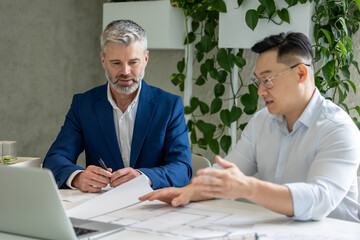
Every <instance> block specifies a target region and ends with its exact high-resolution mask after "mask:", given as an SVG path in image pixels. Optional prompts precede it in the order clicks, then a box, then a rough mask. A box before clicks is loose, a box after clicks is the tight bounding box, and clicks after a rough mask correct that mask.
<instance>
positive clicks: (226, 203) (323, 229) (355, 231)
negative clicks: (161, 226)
mask: <svg viewBox="0 0 360 240" xmlns="http://www.w3.org/2000/svg"><path fill="white" fill-rule="evenodd" d="M67 191H69V190H67ZM199 204H201V205H204V206H209V207H221V208H230V209H242V210H246V211H251V212H252V213H253V214H264V213H266V214H273V215H274V216H276V215H277V216H279V214H276V213H273V212H271V211H270V210H267V209H265V208H263V207H261V206H258V205H255V204H249V203H245V202H239V201H232V200H210V201H204V202H200V203H199ZM64 206H65V208H67V209H69V208H72V207H73V206H75V204H73V203H68V202H66V203H65V202H64ZM210 209H211V208H210ZM268 226H269V227H271V229H274V228H275V229H276V228H278V229H282V230H281V231H283V229H285V228H286V229H289V232H291V231H292V232H294V230H296V231H297V232H298V231H307V232H318V233H334V234H335V235H336V234H338V233H344V234H345V233H346V234H350V235H351V236H354V238H346V239H356V238H358V237H359V236H360V224H358V223H353V222H348V221H342V220H337V219H332V218H326V219H324V220H322V221H309V222H299V221H294V222H291V223H289V224H287V225H286V226H285V225H283V226H282V225H281V224H278V225H277V224H276V223H273V224H269V225H268ZM0 239H1V240H2V239H6V240H28V239H32V238H27V237H21V236H15V235H8V234H4V233H0ZM102 239H104V240H115V239H116V240H117V239H131V240H140V239H141V240H142V239H147V240H152V239H156V240H165V239H179V238H175V237H169V236H161V235H156V234H151V233H145V232H139V231H134V230H123V231H120V232H117V233H115V234H112V235H109V236H106V237H104V238H102ZM235 239H238V238H235ZM260 239H263V238H260ZM264 239H274V238H264ZM284 239H285V238H284ZM302 239H311V238H302ZM325 239H326V238H324V240H325Z"/></svg>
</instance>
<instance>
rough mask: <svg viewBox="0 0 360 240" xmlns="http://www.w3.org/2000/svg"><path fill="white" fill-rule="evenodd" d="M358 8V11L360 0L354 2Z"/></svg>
mask: <svg viewBox="0 0 360 240" xmlns="http://www.w3.org/2000/svg"><path fill="white" fill-rule="evenodd" d="M354 1H355V2H356V4H357V6H358V9H360V0H354Z"/></svg>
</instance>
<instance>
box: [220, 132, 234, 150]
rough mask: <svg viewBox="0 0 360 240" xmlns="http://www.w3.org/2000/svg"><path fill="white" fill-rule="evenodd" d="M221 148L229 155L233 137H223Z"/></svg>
mask: <svg viewBox="0 0 360 240" xmlns="http://www.w3.org/2000/svg"><path fill="white" fill-rule="evenodd" d="M220 146H221V149H222V150H223V151H224V152H225V153H226V154H227V153H228V152H229V149H230V147H231V137H230V136H227V135H224V136H222V137H221V139H220Z"/></svg>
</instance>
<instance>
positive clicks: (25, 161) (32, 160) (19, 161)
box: [1, 157, 42, 167]
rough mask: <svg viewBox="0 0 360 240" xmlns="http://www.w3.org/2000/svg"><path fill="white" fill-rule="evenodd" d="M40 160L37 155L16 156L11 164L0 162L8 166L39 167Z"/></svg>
mask: <svg viewBox="0 0 360 240" xmlns="http://www.w3.org/2000/svg"><path fill="white" fill-rule="evenodd" d="M41 164H42V161H41V158H39V157H17V158H16V160H15V161H14V163H12V164H5V163H3V164H1V165H4V166H8V167H41Z"/></svg>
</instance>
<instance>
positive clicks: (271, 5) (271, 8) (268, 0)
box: [259, 0, 276, 19]
mask: <svg viewBox="0 0 360 240" xmlns="http://www.w3.org/2000/svg"><path fill="white" fill-rule="evenodd" d="M259 2H260V3H261V5H263V6H264V7H265V8H266V13H267V15H268V16H269V19H270V18H272V16H273V14H274V12H275V10H276V7H275V2H274V0H259Z"/></svg>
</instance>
